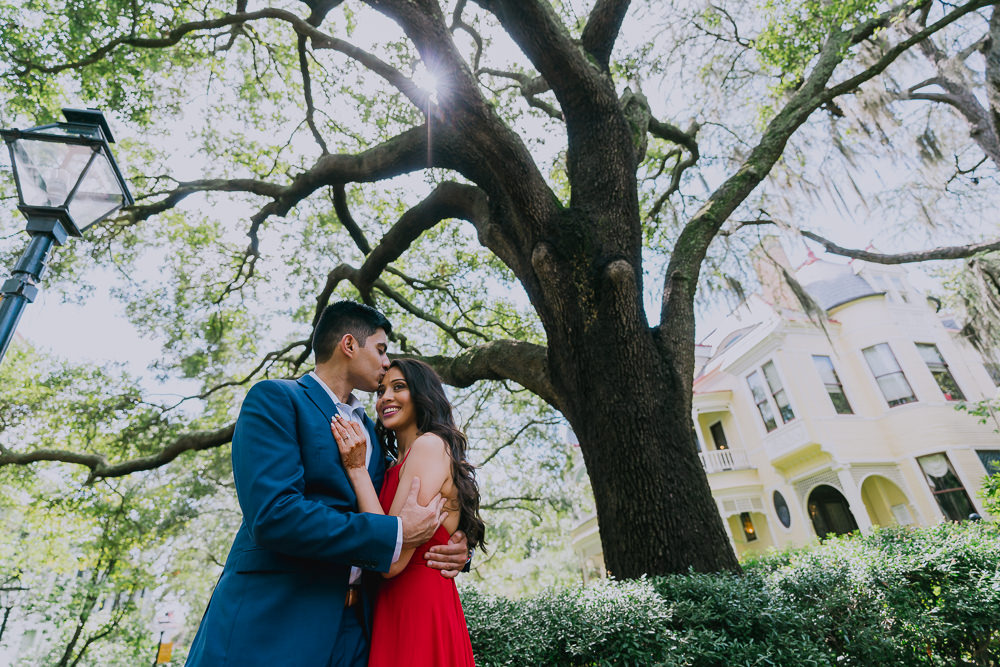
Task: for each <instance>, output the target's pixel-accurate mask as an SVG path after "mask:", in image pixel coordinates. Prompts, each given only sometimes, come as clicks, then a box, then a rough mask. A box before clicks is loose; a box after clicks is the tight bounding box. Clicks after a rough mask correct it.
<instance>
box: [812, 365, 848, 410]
mask: <svg viewBox="0 0 1000 667" xmlns="http://www.w3.org/2000/svg"><path fill="white" fill-rule="evenodd" d="M813 364H815V366H816V370H817V371H819V377H820V380H822V382H823V385H824V386H825V387H826V393H827V394H829V396H830V400H831V401H832V402H833V409H834V410H836V411H837V414H839V415H853V414H854V410H852V409H851V404H850V403H849V402H848V401H847V394H845V393H844V385H843V384H841V382H840V377H838V376H837V371H836V369H835V368H834V367H833V361H831V360H830V357H826V356H822V355H818V354H814V355H813Z"/></svg>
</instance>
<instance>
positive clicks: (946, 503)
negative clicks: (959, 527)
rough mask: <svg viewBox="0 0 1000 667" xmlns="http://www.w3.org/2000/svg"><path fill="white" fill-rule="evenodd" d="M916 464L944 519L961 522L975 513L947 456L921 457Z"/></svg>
mask: <svg viewBox="0 0 1000 667" xmlns="http://www.w3.org/2000/svg"><path fill="white" fill-rule="evenodd" d="M917 463H919V464H920V469H921V470H922V471H923V473H924V477H925V478H926V480H927V485H928V486H929V487H930V489H931V493H933V494H934V498H935V500H937V503H938V506H939V507H940V508H941V511H942V512H943V513H944V515H945V517H947V518H948V519H950V520H952V521H962V520H964V519H968V518H969V515H970V514H972V513H974V512H975V511H976V508H975V507H973V505H972V501H971V500H969V494H968V493H966V492H965V487H964V486H962V481H961V480H960V479H959V478H958V475H956V474H955V469H954V468H952V467H951V463H950V462H949V461H948V457H947V456H945V455H944V454H932V455H931V456H921V457H919V458H918V459H917Z"/></svg>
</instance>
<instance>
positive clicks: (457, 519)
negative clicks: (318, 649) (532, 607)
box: [330, 359, 485, 667]
mask: <svg viewBox="0 0 1000 667" xmlns="http://www.w3.org/2000/svg"><path fill="white" fill-rule="evenodd" d="M377 395H378V401H377V403H376V404H375V410H376V412H377V413H378V424H377V425H376V431H377V432H378V434H379V436H380V437H381V438H382V439H383V441H384V442H385V445H386V448H387V449H388V451H389V452H390V453H391V454H392V455H393V456H395V457H396V459H397V461H398V463H397V464H396V465H394V466H393V467H391V468H389V470H388V471H387V472H386V476H385V482H384V483H383V485H382V492H381V493H380V494H379V495H378V496H376V494H375V489H374V487H373V486H372V481H371V478H370V477H369V476H368V472H367V470H365V466H364V460H365V443H366V439H365V436H364V433H363V432H362V430H361V426H360V425H358V424H355V423H353V422H350V421H347V420H343V419H339V418H338V417H339V415H338V417H335V418H334V422H333V423H332V424H331V426H330V427H331V430H332V431H333V435H334V438H336V440H337V446H338V448H339V449H340V455H341V459H342V460H343V462H344V467H345V468H346V469H347V471H348V476H349V477H350V480H351V485H352V486H353V487H354V491H355V493H356V494H357V496H358V506H359V509H360V510H361V511H362V512H371V513H374V514H394V515H398V514H399V511H400V508H401V507H402V506H403V503H404V501H405V500H406V496H407V494H408V492H409V489H410V484H411V482H412V481H413V479H414V478H419V480H420V492H419V497H418V500H419V501H420V503H421V504H424V505H426V504H427V503H429V502H431V501H432V500H433V499H434V498H435V497H436V496H437V494H441V496H443V497H444V498H445V509H446V510H447V511H448V514H447V518H445V520H444V521H443V522H442V524H441V525H440V526H438V529H437V532H436V533H435V534H434V535H433V536H431V539H430V540H428V541H427V542H425V543H424V544H423V545H421V546H419V547H417V548H416V549H403V550H402V552H401V553H400V555H399V560H398V561H396V562H395V563H394V564H393V565H392V567H391V568H390V569H389V572H387V573H385V574H383V575H382V576H383V577H385V578H386V580H385V581H384V582H383V583H382V588H381V589H380V590H379V594H378V599H377V601H376V603H375V617H374V620H373V624H372V643H371V653H370V656H369V660H368V665H369V667H383V666H391V667H396V666H398V665H407V666H412V667H423V666H426V667H466V666H473V665H475V662H474V660H473V657H472V644H471V643H470V641H469V630H468V628H467V626H466V624H465V615H464V614H463V612H462V603H461V602H460V601H459V599H458V590H457V589H456V588H455V581H454V579H446V578H444V577H442V576H441V574H440V573H439V572H438V571H437V570H433V569H431V568H428V567H425V566H424V563H423V561H424V553H425V552H426V551H427V550H428V549H429V548H430V547H432V546H434V545H435V544H447V542H448V540H449V538H450V537H451V534H452V533H454V532H455V531H456V530H462V531H463V532H464V533H465V535H466V538H467V539H468V542H469V547H470V548H477V547H481V546H482V545H483V537H484V535H485V525H484V524H483V520H482V519H481V518H480V516H479V488H478V486H477V484H476V478H475V474H474V469H473V467H472V465H470V464H469V462H468V461H466V460H465V448H466V439H465V436H464V435H463V434H462V432H461V431H459V430H458V428H457V427H456V426H455V420H454V418H453V416H452V411H451V404H450V403H448V399H447V398H446V396H445V393H444V388H443V387H442V385H441V379H440V378H439V377H438V376H437V373H435V372H434V370H433V369H432V368H431V367H430V366H428V365H427V364H425V363H423V362H421V361H417V360H415V359H397V360H395V361H393V362H392V364H391V365H390V366H389V370H388V371H386V374H385V377H384V378H382V382H381V384H380V385H379V387H378V390H377Z"/></svg>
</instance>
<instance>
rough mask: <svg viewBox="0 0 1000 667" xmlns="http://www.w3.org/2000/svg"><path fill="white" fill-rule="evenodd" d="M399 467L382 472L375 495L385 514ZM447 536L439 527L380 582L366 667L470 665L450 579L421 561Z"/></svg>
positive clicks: (469, 649) (462, 618) (469, 645)
mask: <svg viewBox="0 0 1000 667" xmlns="http://www.w3.org/2000/svg"><path fill="white" fill-rule="evenodd" d="M407 454H409V452H407ZM403 460H404V461H405V460H406V457H403ZM401 467H402V463H400V465H396V466H393V467H392V468H390V469H389V470H388V472H386V475H385V483H384V484H383V485H382V493H380V494H379V496H378V499H379V503H381V505H382V510H383V511H385V512H386V514H388V513H389V508H390V507H391V506H392V501H393V498H395V497H396V488H397V487H398V486H399V470H400V468H401ZM450 538H451V536H450V535H449V534H448V531H447V530H445V528H444V526H438V529H437V532H435V533H434V534H433V535H432V536H431V539H429V540H427V541H426V542H424V543H423V544H422V545H420V546H419V547H417V548H416V550H415V551H414V552H413V556H412V557H411V558H410V562H409V563H407V565H406V568H405V569H404V570H403V571H402V572H400V573H399V574H397V575H396V576H395V577H393V578H392V579H386V580H384V581H383V582H382V587H381V589H379V593H378V599H377V601H376V602H375V618H374V620H373V622H372V646H371V653H370V654H369V658H368V667H404V666H405V667H466V666H471V667H474V666H475V664H476V663H475V661H474V659H473V657H472V643H471V642H470V641H469V628H468V627H467V626H466V624H465V614H464V613H463V612H462V602H461V601H460V600H459V599H458V589H457V588H456V587H455V580H454V579H445V578H444V577H442V576H441V573H440V571H439V570H435V569H433V568H429V567H427V565H426V564H425V563H426V562H427V561H425V560H424V553H426V552H427V550H428V549H429V548H430V547H432V546H434V545H435V544H447V543H448V540H449V539H450Z"/></svg>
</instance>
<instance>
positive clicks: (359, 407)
mask: <svg viewBox="0 0 1000 667" xmlns="http://www.w3.org/2000/svg"><path fill="white" fill-rule="evenodd" d="M309 375H311V376H312V378H313V379H314V380H316V382H318V383H319V386H321V387H323V391H325V392H326V393H327V395H329V396H330V400H331V401H333V403H334V405H337V406H341V405H343V406H346V407H347V408H348V409H349V410H350V411H351V412H358V411H361V412H362V413H364V411H365V406H364V405H363V404H362V403H361V401H359V400H358V397H357V396H355V395H354V392H351V394H350V395H349V396H348V397H347V403H344V402H342V401H341V400H340V399H339V398H337V395H336V394H335V393H333V390H332V389H330V387H328V386H327V385H326V383H325V382H323V380H322V379H321V378H320V377H319V375H317V374H316V371H309Z"/></svg>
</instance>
